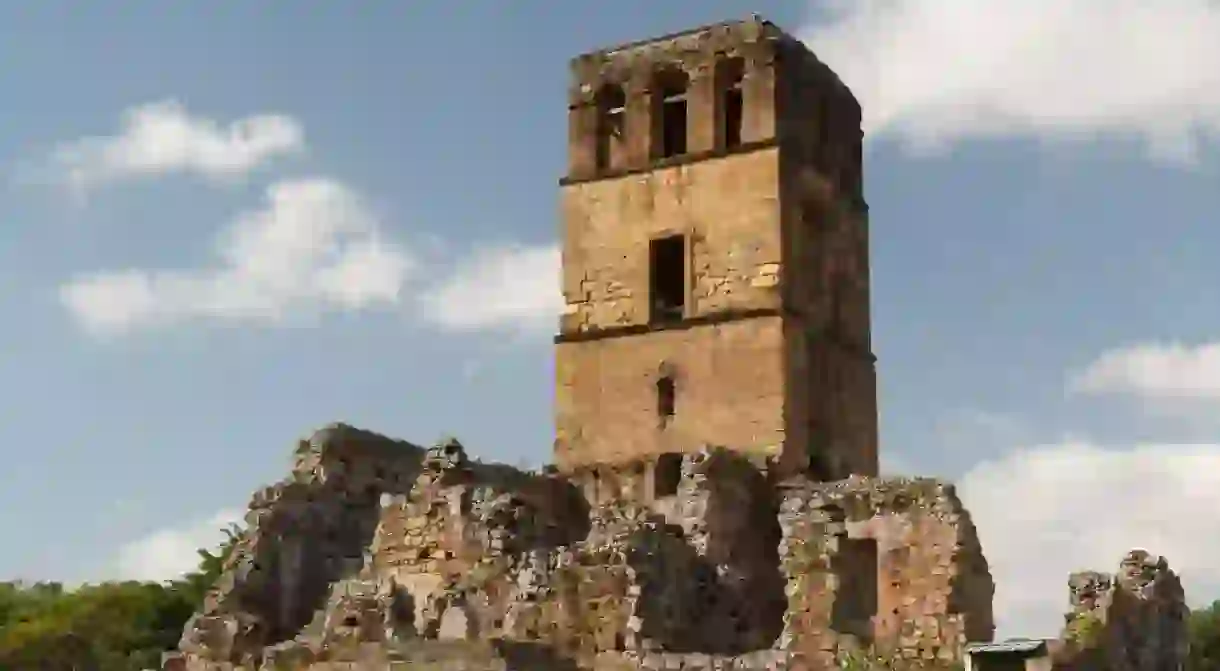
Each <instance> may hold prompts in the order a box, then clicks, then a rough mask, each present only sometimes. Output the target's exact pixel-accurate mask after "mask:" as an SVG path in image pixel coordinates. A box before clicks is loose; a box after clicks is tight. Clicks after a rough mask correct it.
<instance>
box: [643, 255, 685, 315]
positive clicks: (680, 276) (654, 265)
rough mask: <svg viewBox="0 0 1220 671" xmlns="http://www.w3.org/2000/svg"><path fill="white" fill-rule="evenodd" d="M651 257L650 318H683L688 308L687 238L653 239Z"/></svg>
mask: <svg viewBox="0 0 1220 671" xmlns="http://www.w3.org/2000/svg"><path fill="white" fill-rule="evenodd" d="M649 256H650V259H649V285H650V286H649V294H650V296H651V313H650V315H649V321H651V322H653V323H661V322H673V321H680V320H681V319H682V317H683V315H684V313H685V311H686V237H685V236H682V235H675V236H672V237H668V238H661V239H658V240H653V241H652V242H651V243H650V245H649Z"/></svg>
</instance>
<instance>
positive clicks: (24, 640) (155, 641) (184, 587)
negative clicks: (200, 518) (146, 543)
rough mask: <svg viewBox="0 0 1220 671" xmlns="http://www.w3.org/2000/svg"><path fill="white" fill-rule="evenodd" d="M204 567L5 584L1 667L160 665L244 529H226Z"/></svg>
mask: <svg viewBox="0 0 1220 671" xmlns="http://www.w3.org/2000/svg"><path fill="white" fill-rule="evenodd" d="M225 533H226V536H227V538H226V540H225V542H224V543H223V544H222V545H221V547H220V548H219V549H217V550H215V551H208V550H200V551H199V567H198V569H197V570H195V571H194V572H192V573H189V574H187V575H185V576H183V577H182V578H181V579H179V580H175V581H172V582H167V583H147V582H134V581H133V582H111V583H101V584H97V585H84V586H81V587H78V588H75V589H65V588H64V586H63V585H61V584H59V583H34V584H23V583H16V582H10V583H0V669H4V670H5V671H61V670H62V671H140V670H141V669H149V668H154V669H155V668H159V667H160V664H161V653H162V652H163V651H165V650H171V649H173V648H175V647H176V646H177V644H178V639H179V637H180V636H181V635H182V628H183V626H184V625H185V624H186V621H187V619H189V618H190V616H191V614H192V613H194V612H195V611H196V610H197V609H198V608H199V606H200V605H201V604H202V602H203V598H204V596H205V595H206V593H207V590H208V589H209V588H210V587H211V586H212V585H213V584H214V583H215V582H216V579H217V578H218V577H219V575H220V571H221V567H222V565H223V564H224V561H225V559H226V558H227V557H228V555H229V553H230V552H232V549H233V547H234V544H235V542H236V540H237V538H238V537H239V536H240V533H241V530H240V528H238V527H237V526H233V527H230V528H229V529H226V530H225Z"/></svg>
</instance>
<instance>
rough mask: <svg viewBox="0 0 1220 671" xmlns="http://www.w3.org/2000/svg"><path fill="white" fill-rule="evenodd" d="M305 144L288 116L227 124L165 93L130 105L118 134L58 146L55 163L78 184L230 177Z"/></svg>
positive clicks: (57, 173)
mask: <svg viewBox="0 0 1220 671" xmlns="http://www.w3.org/2000/svg"><path fill="white" fill-rule="evenodd" d="M304 147H305V136H304V131H303V130H302V128H301V125H300V124H299V123H298V122H297V121H296V120H295V119H293V118H291V117H288V116H284V115H280V114H260V115H255V116H249V117H245V118H242V119H237V120H235V121H231V122H229V123H227V124H222V123H221V122H218V121H215V120H212V119H207V118H204V117H199V116H194V115H192V114H191V113H190V112H188V111H187V109H186V108H185V107H184V106H183V105H182V104H181V103H179V102H176V101H173V100H167V101H161V102H154V103H149V104H146V105H141V106H138V107H134V108H131V109H129V110H127V111H126V112H125V113H124V114H123V117H122V122H121V128H120V129H119V132H118V134H116V135H109V136H101V137H88V138H84V139H81V140H76V141H74V142H70V143H67V144H64V145H61V146H59V147H57V148H56V149H55V150H54V151H53V152H52V155H51V165H50V168H51V169H52V170H53V171H54V173H55V176H56V177H57V179H62V180H65V181H66V182H67V183H68V184H70V185H71V186H73V187H74V188H77V189H85V188H88V187H91V186H95V185H98V184H100V183H104V182H112V181H118V180H123V179H134V178H141V177H151V176H155V175H162V174H166V173H193V174H196V175H199V176H201V177H204V178H205V179H209V180H212V181H228V180H234V179H237V178H240V177H242V176H244V175H246V174H248V173H250V172H251V171H253V170H255V169H257V168H259V167H260V166H262V165H263V164H265V163H267V162H269V161H271V160H273V159H275V158H278V157H281V156H285V155H289V154H293V153H297V152H300V151H303V150H304Z"/></svg>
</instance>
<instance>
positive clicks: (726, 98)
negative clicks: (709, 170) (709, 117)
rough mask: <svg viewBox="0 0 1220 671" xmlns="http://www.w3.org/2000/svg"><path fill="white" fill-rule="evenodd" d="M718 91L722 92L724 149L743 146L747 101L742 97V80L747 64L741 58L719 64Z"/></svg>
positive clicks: (721, 139) (722, 142)
mask: <svg viewBox="0 0 1220 671" xmlns="http://www.w3.org/2000/svg"><path fill="white" fill-rule="evenodd" d="M716 68H717V79H718V82H719V83H718V86H717V88H718V90H719V91H720V112H719V119H720V134H719V135H720V142H721V146H722V148H723V149H734V148H736V147H740V146H741V131H742V124H743V118H744V114H745V99H744V97H743V95H742V79H743V78H744V76H745V62H744V61H743V60H742V59H741V58H730V59H728V60H725V61H721V62H720V63H717V65H716Z"/></svg>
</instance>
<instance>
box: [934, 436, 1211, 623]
mask: <svg viewBox="0 0 1220 671" xmlns="http://www.w3.org/2000/svg"><path fill="white" fill-rule="evenodd" d="M958 490H959V492H960V494H961V497H962V499H963V501H964V502H965V504H966V505H967V506H968V507H969V509H970V511H971V513H972V515H973V517H974V521H975V524H976V526H977V527H978V530H979V535H980V537H981V539H982V542H983V549H984V552H985V553H986V554H987V558H988V561H989V562H990V564H991V571H992V574H993V575H994V577H995V580H996V583H997V586H996V598H995V612H996V620H997V625H998V627H999V629H1000V632H999V635H1000V636H1021V635H1024V636H1039V635H1046V636H1053V635H1055V634H1056V632H1057V631H1058V628H1059V627H1060V626H1061V625H1062V622H1063V620H1062V614H1063V613H1064V612H1065V609H1066V608H1067V605H1068V602H1067V599H1068V594H1067V577H1068V574H1069V573H1071V572H1073V571H1080V570H1100V571H1107V572H1110V571H1114V570H1116V569H1117V566H1118V562H1119V560H1120V559H1121V558H1122V556H1123V555H1124V554H1125V553H1126V552H1127V551H1129V550H1131V549H1134V548H1144V549H1147V550H1148V551H1150V552H1153V553H1157V554H1162V555H1165V557H1166V558H1167V559H1168V561H1169V564H1170V567H1171V568H1173V569H1174V570H1175V571H1176V572H1177V573H1178V574H1179V576H1181V577H1182V580H1183V584H1184V586H1185V588H1186V592H1187V597H1188V598H1190V599H1191V600H1192V605H1194V606H1199V605H1202V603H1204V602H1210V601H1211V600H1212V599H1214V598H1216V597H1217V590H1220V518H1217V517H1216V516H1215V515H1213V514H1211V511H1214V510H1216V509H1217V508H1220V445H1215V444H1207V445H1143V446H1139V447H1136V448H1134V449H1125V450H1118V449H1106V448H1103V447H1099V446H1096V445H1092V444H1089V443H1088V442H1083V441H1079V442H1065V443H1062V444H1056V445H1046V446H1041V447H1034V448H1030V449H1023V450H1018V451H1014V452H1012V453H1010V454H1008V455H1006V456H1004V457H1003V458H1001V459H999V460H996V461H991V462H987V463H983V464H980V465H977V466H975V467H974V468H973V469H971V470H970V471H969V472H968V473H967V474H966V475H965V476H964V477H963V478H962V479H961V480H960V481H959V485H958Z"/></svg>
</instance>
